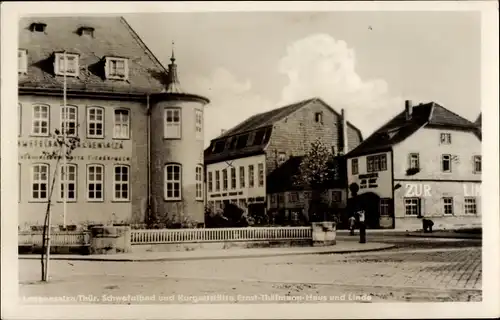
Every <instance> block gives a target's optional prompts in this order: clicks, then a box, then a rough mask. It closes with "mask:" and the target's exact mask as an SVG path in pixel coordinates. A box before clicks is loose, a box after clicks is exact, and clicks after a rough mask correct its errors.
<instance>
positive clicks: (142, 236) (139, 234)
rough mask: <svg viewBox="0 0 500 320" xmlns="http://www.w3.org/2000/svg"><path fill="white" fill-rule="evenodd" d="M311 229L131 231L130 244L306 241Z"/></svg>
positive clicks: (309, 236) (310, 236) (310, 235)
mask: <svg viewBox="0 0 500 320" xmlns="http://www.w3.org/2000/svg"><path fill="white" fill-rule="evenodd" d="M308 239H312V229H311V227H264V228H214V229H210V228H207V229H158V230H132V239H131V243H132V244H155V243H181V242H183V243H186V242H191V243H192V242H222V241H258V240H308Z"/></svg>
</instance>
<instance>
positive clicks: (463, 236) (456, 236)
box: [406, 233, 483, 240]
mask: <svg viewBox="0 0 500 320" xmlns="http://www.w3.org/2000/svg"><path fill="white" fill-rule="evenodd" d="M406 236H407V237H415V238H441V239H475V240H481V239H482V238H483V237H482V235H479V236H476V235H472V234H449V235H445V234H438V235H433V234H432V233H427V234H418V233H417V234H416V233H408V234H407V235H406Z"/></svg>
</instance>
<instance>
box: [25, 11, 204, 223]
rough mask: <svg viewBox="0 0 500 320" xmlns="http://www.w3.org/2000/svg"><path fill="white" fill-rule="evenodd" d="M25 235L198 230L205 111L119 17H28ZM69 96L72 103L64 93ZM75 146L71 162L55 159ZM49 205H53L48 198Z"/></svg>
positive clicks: (171, 69) (173, 68)
mask: <svg viewBox="0 0 500 320" xmlns="http://www.w3.org/2000/svg"><path fill="white" fill-rule="evenodd" d="M18 64H19V72H18V73H19V80H18V84H19V101H18V119H19V124H18V128H19V132H18V136H19V141H18V152H19V165H18V175H19V182H20V183H19V186H20V188H19V197H18V199H19V225H20V227H21V228H26V227H29V226H33V225H43V222H44V218H45V214H46V211H47V204H48V201H49V199H50V200H51V219H52V224H54V225H85V224H96V223H142V222H144V221H145V219H146V218H147V217H150V216H155V217H158V219H160V220H169V221H173V222H176V221H177V222H179V221H183V220H186V219H187V218H189V219H190V220H193V221H195V222H199V223H203V201H204V199H203V197H204V194H203V189H204V185H203V179H202V175H203V166H202V163H203V161H202V153H203V108H204V106H205V105H206V104H207V103H208V102H209V101H208V99H206V98H204V97H201V96H197V95H193V94H188V93H184V92H182V90H181V89H180V85H179V80H178V78H177V72H176V64H175V57H174V56H173V53H172V58H171V64H170V65H169V68H168V70H167V69H166V68H164V67H163V65H162V64H161V63H160V62H159V61H158V59H157V58H156V57H155V56H154V55H153V53H152V52H151V51H150V50H149V49H148V48H147V46H146V45H145V44H144V43H143V42H142V41H141V39H140V38H139V37H138V35H137V34H136V33H135V32H134V30H133V29H132V28H131V27H130V26H129V25H128V23H127V22H126V21H125V20H124V19H123V18H120V17H117V18H115V17H102V18H101V17H100V18H90V17H86V18H74V17H71V18H67V17H64V18H63V17H58V18H48V17H44V18H24V19H21V21H20V35H19V50H18ZM63 92H66V94H63ZM62 132H64V133H65V138H66V139H69V138H70V137H71V138H78V139H79V141H78V142H77V144H76V149H75V150H73V152H72V154H71V156H72V157H71V158H69V159H64V158H63V159H62V160H60V161H58V160H57V158H56V157H53V156H51V155H50V153H52V152H54V151H55V152H56V153H57V152H59V150H60V149H61V148H60V147H59V145H58V144H57V142H56V139H57V138H58V137H59V138H60V137H61V135H62ZM51 194H52V196H51Z"/></svg>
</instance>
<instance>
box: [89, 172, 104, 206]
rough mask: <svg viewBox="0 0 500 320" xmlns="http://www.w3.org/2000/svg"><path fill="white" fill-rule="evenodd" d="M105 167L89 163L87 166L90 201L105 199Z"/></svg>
mask: <svg viewBox="0 0 500 320" xmlns="http://www.w3.org/2000/svg"><path fill="white" fill-rule="evenodd" d="M103 192H104V167H103V166H101V165H89V166H88V167H87V199H88V200H89V201H103V200H104V196H103Z"/></svg>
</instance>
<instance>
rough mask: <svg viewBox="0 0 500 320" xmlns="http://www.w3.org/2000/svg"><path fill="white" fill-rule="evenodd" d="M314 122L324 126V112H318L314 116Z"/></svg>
mask: <svg viewBox="0 0 500 320" xmlns="http://www.w3.org/2000/svg"><path fill="white" fill-rule="evenodd" d="M314 121H316V122H318V123H321V124H323V112H316V113H315V114H314Z"/></svg>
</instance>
